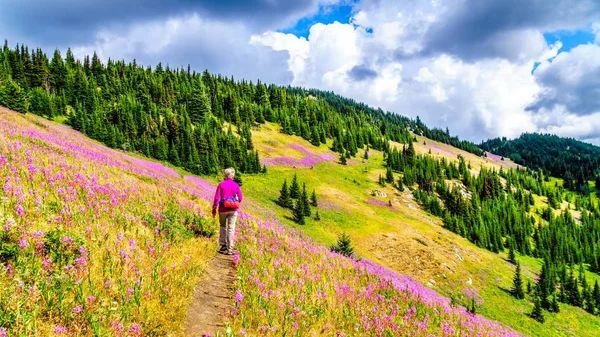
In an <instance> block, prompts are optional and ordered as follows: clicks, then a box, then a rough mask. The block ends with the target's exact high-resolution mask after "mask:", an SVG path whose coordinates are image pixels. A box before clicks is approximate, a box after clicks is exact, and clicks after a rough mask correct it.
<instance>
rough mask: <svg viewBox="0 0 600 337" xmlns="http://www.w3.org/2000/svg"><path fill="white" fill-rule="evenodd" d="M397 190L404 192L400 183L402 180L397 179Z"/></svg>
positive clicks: (402, 184)
mask: <svg viewBox="0 0 600 337" xmlns="http://www.w3.org/2000/svg"><path fill="white" fill-rule="evenodd" d="M397 188H398V191H400V192H404V183H403V182H402V178H398V184H397Z"/></svg>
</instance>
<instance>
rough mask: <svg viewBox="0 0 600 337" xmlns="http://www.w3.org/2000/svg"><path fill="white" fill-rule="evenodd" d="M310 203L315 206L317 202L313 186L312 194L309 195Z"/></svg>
mask: <svg viewBox="0 0 600 337" xmlns="http://www.w3.org/2000/svg"><path fill="white" fill-rule="evenodd" d="M310 203H311V204H312V205H313V206H314V207H317V206H318V203H317V193H316V192H315V189H314V188H313V191H312V194H311V195H310Z"/></svg>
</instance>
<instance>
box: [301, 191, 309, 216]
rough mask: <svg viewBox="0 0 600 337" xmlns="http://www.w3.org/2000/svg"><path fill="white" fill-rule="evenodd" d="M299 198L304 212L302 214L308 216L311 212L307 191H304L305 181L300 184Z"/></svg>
mask: <svg viewBox="0 0 600 337" xmlns="http://www.w3.org/2000/svg"><path fill="white" fill-rule="evenodd" d="M300 199H302V210H303V212H304V216H307V217H309V216H310V214H311V211H310V203H309V201H308V193H306V183H304V184H302V194H301V197H300Z"/></svg>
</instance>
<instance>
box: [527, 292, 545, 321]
mask: <svg viewBox="0 0 600 337" xmlns="http://www.w3.org/2000/svg"><path fill="white" fill-rule="evenodd" d="M530 316H531V318H533V319H535V320H536V321H538V322H540V323H544V321H545V319H544V312H543V311H542V301H541V299H540V297H539V294H538V295H536V296H535V299H534V307H533V311H532V312H531V315H530Z"/></svg>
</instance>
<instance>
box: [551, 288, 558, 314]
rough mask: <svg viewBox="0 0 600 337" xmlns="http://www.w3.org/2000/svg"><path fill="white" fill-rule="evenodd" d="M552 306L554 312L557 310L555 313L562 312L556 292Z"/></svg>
mask: <svg viewBox="0 0 600 337" xmlns="http://www.w3.org/2000/svg"><path fill="white" fill-rule="evenodd" d="M551 308H552V312H555V313H559V312H560V306H559V305H558V300H557V298H556V293H554V295H553V296H552V303H551Z"/></svg>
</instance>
